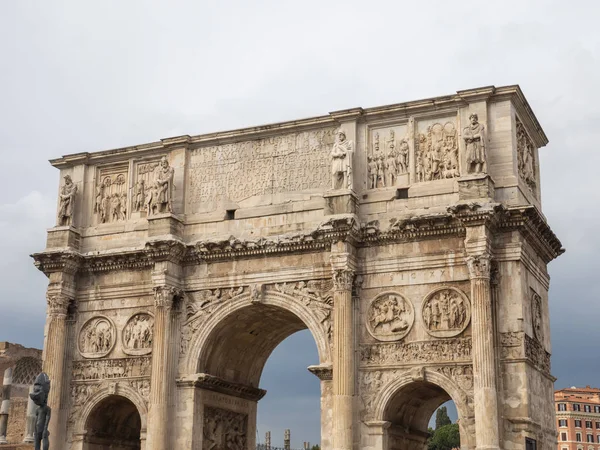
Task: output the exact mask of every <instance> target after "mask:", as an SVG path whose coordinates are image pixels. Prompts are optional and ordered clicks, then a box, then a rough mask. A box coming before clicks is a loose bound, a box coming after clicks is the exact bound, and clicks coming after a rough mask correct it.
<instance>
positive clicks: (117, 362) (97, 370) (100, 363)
mask: <svg viewBox="0 0 600 450" xmlns="http://www.w3.org/2000/svg"><path fill="white" fill-rule="evenodd" d="M150 361H151V358H150V357H148V356H141V357H136V358H118V359H102V360H95V361H74V362H73V379H74V380H104V379H113V378H133V377H146V376H150Z"/></svg>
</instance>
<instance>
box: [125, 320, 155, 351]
mask: <svg viewBox="0 0 600 450" xmlns="http://www.w3.org/2000/svg"><path fill="white" fill-rule="evenodd" d="M121 337H122V340H123V351H124V352H125V353H127V354H129V355H145V354H148V353H150V352H151V351H152V339H153V337H154V318H153V317H152V316H151V315H150V314H147V313H138V314H135V315H134V316H132V317H131V318H130V319H129V320H128V321H127V324H126V325H125V328H123V333H122V335H121Z"/></svg>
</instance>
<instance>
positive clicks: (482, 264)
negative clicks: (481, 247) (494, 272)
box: [467, 254, 491, 279]
mask: <svg viewBox="0 0 600 450" xmlns="http://www.w3.org/2000/svg"><path fill="white" fill-rule="evenodd" d="M490 265H491V257H490V255H488V254H483V255H477V256H469V257H467V267H468V269H469V277H470V278H471V279H473V278H487V279H489V278H490Z"/></svg>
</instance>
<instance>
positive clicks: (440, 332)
mask: <svg viewBox="0 0 600 450" xmlns="http://www.w3.org/2000/svg"><path fill="white" fill-rule="evenodd" d="M422 317H423V324H424V325H425V330H426V331H427V332H428V333H429V334H430V335H432V336H435V337H452V336H457V335H459V334H460V333H462V332H463V331H464V329H465V328H466V327H467V324H468V323H469V320H470V318H471V306H470V303H469V300H468V298H467V296H466V295H465V294H464V293H462V292H461V291H459V290H458V289H456V288H444V289H440V290H436V291H433V292H431V293H430V294H429V295H427V297H425V300H424V301H423V306H422Z"/></svg>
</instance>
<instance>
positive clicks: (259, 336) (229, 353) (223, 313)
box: [184, 291, 331, 387]
mask: <svg viewBox="0 0 600 450" xmlns="http://www.w3.org/2000/svg"><path fill="white" fill-rule="evenodd" d="M329 315H330V310H329V309H327V308H324V307H323V305H320V306H319V307H314V308H311V307H310V306H307V305H306V304H305V302H303V301H302V300H301V299H299V298H296V297H294V296H292V295H288V294H284V293H281V292H271V291H267V292H264V293H263V295H262V298H261V300H260V301H259V302H253V301H252V297H251V295H250V294H242V295H240V296H239V297H236V298H234V299H232V300H231V301H229V302H226V303H224V304H223V305H221V306H220V307H219V308H218V309H216V310H215V311H213V312H212V314H211V315H210V316H209V317H208V318H207V319H206V322H205V323H203V325H202V327H200V329H199V330H198V332H197V333H196V335H195V336H194V337H193V338H192V341H191V342H190V346H189V351H188V354H187V358H186V360H185V363H184V370H185V371H186V373H187V374H193V373H197V372H202V373H208V374H211V375H214V376H218V377H220V378H223V379H226V380H228V381H233V382H237V383H243V384H246V385H249V386H252V387H258V383H259V381H260V376H261V373H262V370H263V368H264V366H265V363H266V361H267V359H268V358H269V355H270V354H271V352H272V351H273V350H274V349H275V347H277V345H279V344H280V343H281V342H282V341H283V340H284V339H285V338H287V337H288V336H290V335H292V334H294V333H295V332H297V331H300V330H304V329H308V330H309V331H310V332H311V334H312V336H313V339H314V340H315V344H316V346H317V351H318V354H319V363H320V364H323V363H327V362H329V361H331V349H330V346H329V339H328V331H327V321H328V320H329Z"/></svg>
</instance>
